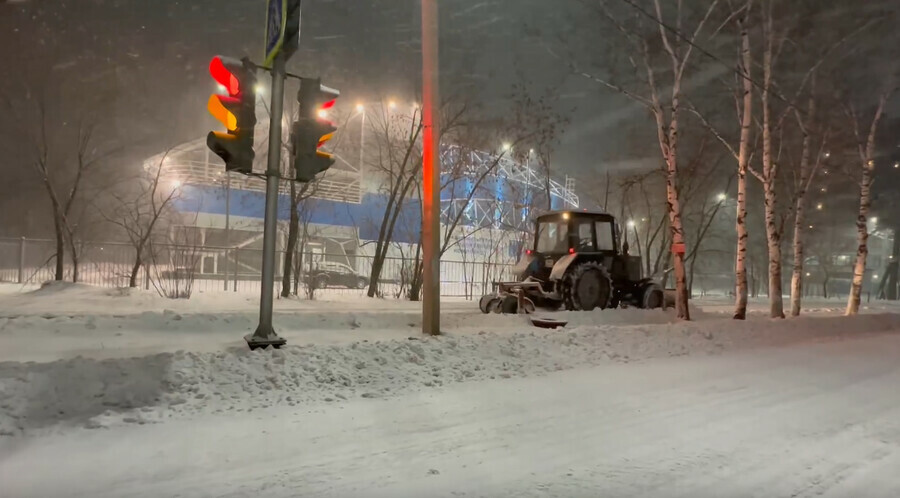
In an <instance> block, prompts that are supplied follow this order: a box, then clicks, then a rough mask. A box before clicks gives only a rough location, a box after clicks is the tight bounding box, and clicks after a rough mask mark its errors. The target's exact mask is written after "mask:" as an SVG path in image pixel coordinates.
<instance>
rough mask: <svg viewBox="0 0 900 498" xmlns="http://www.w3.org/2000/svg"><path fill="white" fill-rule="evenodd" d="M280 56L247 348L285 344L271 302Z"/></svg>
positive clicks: (278, 160) (281, 89)
mask: <svg viewBox="0 0 900 498" xmlns="http://www.w3.org/2000/svg"><path fill="white" fill-rule="evenodd" d="M284 63H285V59H284V55H283V54H278V55H277V56H276V57H275V61H274V63H273V64H272V73H271V74H272V93H271V95H272V102H271V104H270V110H271V115H270V116H269V160H268V164H267V166H266V219H265V228H264V230H265V232H264V233H263V262H262V290H261V292H260V298H259V325H258V326H257V327H256V331H255V332H254V333H253V334H252V335H247V336H245V337H244V340H246V341H247V345H248V346H250V349H256V348H261V347H266V346H274V347H280V346H282V345H284V344H286V343H287V341H286V340H284V339H283V338H281V337H279V336H278V334H276V333H275V329H274V327H272V304H273V303H272V300H273V298H274V294H275V235H276V232H277V229H278V179H279V177H280V176H281V121H282V116H281V114H282V107H283V105H284V76H285V70H284Z"/></svg>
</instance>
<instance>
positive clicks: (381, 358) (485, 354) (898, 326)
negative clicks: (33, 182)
mask: <svg viewBox="0 0 900 498" xmlns="http://www.w3.org/2000/svg"><path fill="white" fill-rule="evenodd" d="M586 315H591V314H586ZM660 315H662V314H660ZM603 316H606V314H603ZM495 318H498V319H502V318H504V317H495ZM585 319H587V318H585ZM520 330H522V331H520V332H518V333H493V332H481V333H477V334H471V335H468V334H451V335H448V336H443V337H437V338H419V337H414V338H408V339H395V340H362V341H358V342H352V343H349V344H343V345H321V344H320V345H308V346H294V345H291V346H288V347H285V348H284V349H282V350H267V351H256V352H249V351H247V350H246V349H245V348H244V347H243V346H241V345H238V344H236V345H235V347H233V348H231V349H228V350H226V351H220V352H215V353H196V352H181V351H180V352H175V353H163V354H156V355H150V356H143V357H136V358H124V359H123V358H119V359H105V360H96V359H88V358H74V359H64V360H58V361H54V362H50V363H18V362H16V363H14V362H7V363H0V434H4V435H14V434H21V433H29V432H32V431H37V430H48V429H50V430H52V428H54V427H56V426H58V425H59V424H65V425H72V424H74V425H76V426H81V427H85V428H99V427H105V426H109V425H114V424H122V423H138V424H142V423H148V422H156V421H160V420H163V419H167V418H173V417H185V416H193V415H195V414H198V413H209V412H212V413H221V412H232V411H236V412H248V411H253V410H255V409H259V408H264V407H268V406H272V405H290V406H294V405H309V404H312V403H321V402H334V401H338V400H344V399H349V398H356V397H364V398H378V397H385V396H393V395H395V394H397V393H402V392H410V391H415V390H421V389H429V388H434V387H437V386H441V385H444V384H447V383H454V382H464V381H472V380H479V379H494V378H509V377H522V376H531V375H541V374H544V373H547V372H553V371H558V370H564V369H571V368H576V367H581V366H590V365H598V364H601V363H604V362H611V361H614V362H630V361H635V360H644V359H648V358H657V357H669V356H682V355H696V354H700V355H704V354H716V353H719V352H722V351H727V350H735V349H742V348H749V347H760V346H773V345H778V344H783V343H790V342H797V341H809V340H817V341H818V340H825V339H833V338H839V337H848V336H853V335H857V334H863V333H882V332H893V331H900V316H897V315H864V316H858V317H852V318H844V317H829V318H810V317H806V318H800V319H794V320H786V321H770V320H764V319H753V320H748V321H746V322H735V321H732V320H707V321H703V322H692V323H673V324H645V325H631V326H614V325H600V326H597V325H582V326H577V327H575V328H573V329H570V330H563V331H543V330H539V329H520Z"/></svg>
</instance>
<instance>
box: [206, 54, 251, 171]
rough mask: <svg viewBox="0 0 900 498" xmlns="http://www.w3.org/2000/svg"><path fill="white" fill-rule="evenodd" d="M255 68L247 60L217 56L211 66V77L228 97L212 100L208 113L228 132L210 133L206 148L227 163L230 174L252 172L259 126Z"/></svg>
mask: <svg viewBox="0 0 900 498" xmlns="http://www.w3.org/2000/svg"><path fill="white" fill-rule="evenodd" d="M255 72H256V67H255V66H254V65H253V64H252V63H251V62H250V61H249V60H248V59H246V58H245V59H243V60H237V59H232V58H230V57H222V56H220V55H217V56H215V57H213V59H212V61H211V62H210V63H209V74H210V75H212V77H213V79H214V80H216V81H217V82H218V83H219V84H220V85H222V87H223V88H224V89H225V92H226V93H227V95H220V94H215V93H214V94H212V95H210V96H209V102H208V103H207V109H209V113H210V114H212V115H213V117H214V118H216V119H217V120H219V122H221V123H222V124H223V125H225V129H227V130H228V131H227V132H218V131H211V132H209V135H207V136H206V145H207V146H209V148H210V150H212V151H213V152H215V153H216V155H218V156H219V157H221V158H222V159H223V160H224V161H225V169H226V170H227V171H237V172H238V173H250V172H251V171H252V170H253V158H254V156H255V154H254V152H253V128H254V127H255V126H256V74H255Z"/></svg>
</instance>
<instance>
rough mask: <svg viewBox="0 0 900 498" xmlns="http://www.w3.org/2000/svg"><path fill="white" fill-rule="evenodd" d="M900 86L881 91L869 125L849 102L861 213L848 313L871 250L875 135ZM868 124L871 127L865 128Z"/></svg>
mask: <svg viewBox="0 0 900 498" xmlns="http://www.w3.org/2000/svg"><path fill="white" fill-rule="evenodd" d="M896 90H897V87H896V86H895V84H894V83H893V82H891V83H890V84H889V85H888V88H887V89H886V90H884V91H882V92H881V95H880V96H879V98H878V104H877V106H876V107H875V113H874V115H873V116H872V118H871V121H870V122H869V125H868V127H866V125H865V123H864V122H863V119H864V118H863V117H862V116H861V115H860V112H859V110H857V109H856V107H855V106H854V105H853V104H852V103H848V104H847V105H846V112H847V117H848V118H849V120H850V125H851V126H852V127H853V135H854V136H855V137H856V149H857V154H858V156H859V161H860V162H859V164H860V171H861V174H860V179H859V214H858V215H857V217H856V232H857V242H858V247H857V249H856V263H855V264H854V266H853V281H852V283H851V285H850V297H849V298H848V300H847V311H846V314H847V315H855V314H857V313H858V312H859V299H860V293H861V292H862V284H863V277H864V276H865V272H866V257H867V256H868V254H869V246H868V240H869V229H868V221H869V209H871V206H872V197H871V188H872V180H873V177H874V172H875V136H876V132H877V131H878V123H879V122H880V121H881V117H882V115H883V114H884V109H885V106H887V103H888V100H889V99H890V97H891V95H893V93H894V91H896ZM866 128H868V131H864V130H865V129H866Z"/></svg>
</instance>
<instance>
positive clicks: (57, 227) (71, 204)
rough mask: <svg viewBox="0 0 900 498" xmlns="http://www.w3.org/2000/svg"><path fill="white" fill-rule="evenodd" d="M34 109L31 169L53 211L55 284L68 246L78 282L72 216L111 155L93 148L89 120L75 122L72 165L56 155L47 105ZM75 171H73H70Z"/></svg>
mask: <svg viewBox="0 0 900 498" xmlns="http://www.w3.org/2000/svg"><path fill="white" fill-rule="evenodd" d="M34 99H35V102H34V104H35V106H36V107H37V109H36V111H37V124H36V127H37V131H36V133H34V134H32V135H31V136H29V142H30V144H31V147H32V149H33V151H34V157H33V160H32V166H33V168H34V171H35V173H36V174H37V176H38V178H39V179H40V182H41V185H43V187H44V191H45V192H46V194H47V197H48V199H49V200H50V204H51V207H52V215H53V229H54V234H55V238H56V268H55V272H54V279H55V280H63V279H64V278H65V253H66V248H67V246H68V247H69V248H70V250H71V256H72V260H73V261H72V263H73V269H72V281H73V282H77V281H78V277H79V275H78V263H79V261H78V256H79V251H78V249H77V248H78V246H77V244H76V242H75V236H76V232H77V230H78V225H77V223H76V222H75V220H74V217H73V212H74V209H75V207H76V204H77V203H78V202H80V201H81V200H82V199H81V197H82V194H83V191H84V189H85V183H86V182H87V180H88V178H89V174H90V173H91V172H92V171H93V170H94V169H95V168H96V167H97V166H98V165H99V164H100V162H101V160H102V159H103V158H104V157H106V156H108V155H109V154H110V153H111V152H105V153H103V152H99V151H98V150H97V147H96V145H95V139H94V137H95V135H94V134H95V131H96V125H95V123H93V122H92V121H91V120H90V118H84V119H82V120H80V121H79V122H78V126H77V131H76V137H75V144H74V146H75V154H74V156H75V157H74V164H73V161H69V160H66V159H65V158H64V156H65V155H64V154H60V153H59V152H57V149H58V147H60V146H59V145H58V144H57V143H56V142H57V140H55V139H54V138H53V135H56V134H57V133H55V132H53V131H51V130H50V129H49V127H50V123H49V120H50V118H49V117H48V115H47V103H46V101H45V99H44V98H43V96H42V95H38V96H35V97H34ZM73 170H74V171H73Z"/></svg>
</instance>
